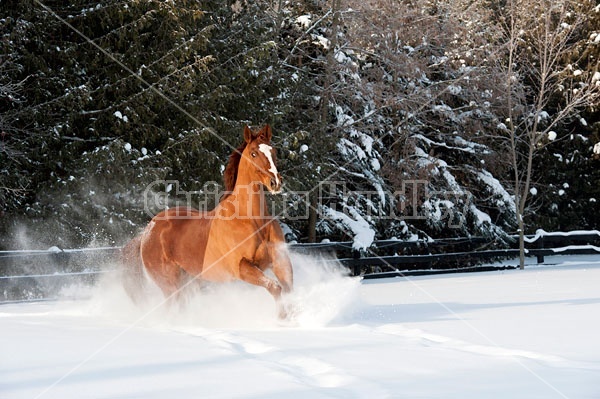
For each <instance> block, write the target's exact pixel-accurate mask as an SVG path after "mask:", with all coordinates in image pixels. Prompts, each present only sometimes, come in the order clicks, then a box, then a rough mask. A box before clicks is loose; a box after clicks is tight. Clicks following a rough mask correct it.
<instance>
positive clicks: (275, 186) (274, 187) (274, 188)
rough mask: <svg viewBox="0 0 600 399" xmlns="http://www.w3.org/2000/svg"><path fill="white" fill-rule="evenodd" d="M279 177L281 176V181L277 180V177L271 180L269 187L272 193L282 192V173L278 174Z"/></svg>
mask: <svg viewBox="0 0 600 399" xmlns="http://www.w3.org/2000/svg"><path fill="white" fill-rule="evenodd" d="M277 177H278V178H279V179H278V180H279V181H277V179H275V178H274V177H272V178H271V180H270V181H269V187H268V189H269V191H270V192H271V194H279V193H280V192H281V175H278V176H277Z"/></svg>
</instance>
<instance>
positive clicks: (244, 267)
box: [240, 258, 287, 319]
mask: <svg viewBox="0 0 600 399" xmlns="http://www.w3.org/2000/svg"><path fill="white" fill-rule="evenodd" d="M240 279H241V280H243V281H245V282H247V283H250V284H253V285H257V286H259V287H264V288H265V289H266V290H267V291H269V293H270V294H271V295H273V298H275V302H276V303H277V308H278V312H279V317H280V318H282V319H284V318H285V317H286V316H287V314H286V312H285V309H284V307H283V306H282V304H281V301H280V299H281V285H279V283H278V282H276V281H274V280H273V279H271V278H269V277H267V276H265V274H264V273H263V271H262V270H260V269H259V268H258V267H257V266H256V265H255V264H254V263H252V262H250V261H249V260H248V259H246V258H243V259H242V260H241V261H240Z"/></svg>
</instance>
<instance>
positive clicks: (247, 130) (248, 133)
mask: <svg viewBox="0 0 600 399" xmlns="http://www.w3.org/2000/svg"><path fill="white" fill-rule="evenodd" d="M253 138H254V133H252V130H251V129H250V128H249V127H248V125H246V126H245V127H244V140H245V141H246V143H247V144H250V142H251V141H252V139H253Z"/></svg>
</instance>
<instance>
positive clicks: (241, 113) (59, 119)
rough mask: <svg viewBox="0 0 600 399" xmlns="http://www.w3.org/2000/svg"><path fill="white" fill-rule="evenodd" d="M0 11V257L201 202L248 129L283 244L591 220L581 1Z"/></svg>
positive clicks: (590, 96) (313, 1) (590, 49)
mask: <svg viewBox="0 0 600 399" xmlns="http://www.w3.org/2000/svg"><path fill="white" fill-rule="evenodd" d="M0 11H1V12H0V249H18V248H23V247H25V246H29V247H32V248H42V249H44V248H47V247H49V246H53V245H56V246H59V247H61V248H68V247H80V246H87V245H120V244H123V243H124V242H125V240H127V239H128V238H130V237H131V236H133V235H134V234H135V233H137V232H139V231H140V230H141V229H142V228H143V227H144V226H145V225H146V223H147V222H148V221H149V219H150V217H151V213H152V212H153V211H158V210H159V209H158V208H160V206H158V205H160V204H158V203H157V202H156V201H155V199H156V195H159V194H161V193H162V194H164V196H163V197H164V198H166V201H167V203H168V204H169V205H173V204H174V203H176V202H178V201H179V202H181V201H183V202H189V200H190V198H191V201H192V202H193V203H192V205H194V204H196V205H197V203H198V202H200V201H202V198H201V197H202V195H203V193H206V192H207V191H210V190H212V189H213V188H212V186H211V187H209V186H207V183H209V182H218V183H219V184H220V183H221V181H222V178H221V174H222V171H223V168H224V166H225V165H226V163H227V160H228V157H229V154H230V153H231V151H232V148H235V147H237V146H238V145H239V144H240V141H241V133H242V130H243V127H244V125H246V124H249V125H253V126H259V125H262V124H264V123H270V124H271V126H272V127H273V130H274V139H273V145H274V147H276V148H277V149H278V166H279V169H280V171H281V173H282V175H283V177H284V180H285V190H284V194H283V196H281V197H279V199H278V200H277V201H278V202H277V204H278V205H277V209H279V210H282V209H283V210H284V212H283V213H282V214H281V216H282V217H281V222H282V223H283V225H284V227H285V231H286V233H287V238H288V239H289V240H296V241H319V240H321V239H324V238H327V239H331V240H354V243H355V247H357V248H363V249H364V248H366V247H368V246H369V245H370V242H371V241H372V240H373V239H377V238H391V237H396V238H399V239H405V240H414V239H416V238H427V237H432V238H435V237H458V236H469V235H473V236H481V235H484V236H489V237H490V238H493V239H497V242H498V243H499V245H504V244H506V242H507V241H509V240H510V239H509V236H510V235H512V234H514V233H515V232H516V231H517V230H518V229H519V228H520V223H519V222H520V221H522V226H521V228H522V231H524V232H526V233H531V232H534V231H535V230H536V229H539V228H542V229H545V230H548V231H550V230H564V231H566V230H574V229H598V228H600V212H598V209H599V208H598V201H599V200H600V144H599V143H600V114H599V113H598V107H599V100H598V98H599V97H598V92H599V91H600V72H599V71H598V68H599V57H600V6H597V5H596V4H595V2H593V1H589V0H578V1H570V0H558V1H556V0H552V1H549V0H528V1H525V0H520V1H519V0H478V1H467V0H456V1H451V0H403V1H392V0H363V1H356V0H328V1H322V0H301V1H294V2H291V1H283V0H271V1H241V0H237V1H235V2H233V1H203V0H199V1H193V0H171V1H152V0H147V1H134V0H118V1H117V0H114V1H102V2H98V1H94V2H92V1H89V0H75V1H69V2H66V1H50V0H48V1H36V0H34V1H29V0H4V1H2V2H0ZM191 192H193V193H195V194H194V195H191V196H190V195H189V194H188V195H186V193H191ZM149 193H150V194H152V196H153V197H152V200H151V201H149V197H148V194H149ZM163 197H160V198H163ZM149 202H150V203H151V204H150V205H151V206H149ZM163 205H164V203H163ZM521 205H522V206H521ZM276 213H277V212H276Z"/></svg>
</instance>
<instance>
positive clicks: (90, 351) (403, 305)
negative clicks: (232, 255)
mask: <svg viewBox="0 0 600 399" xmlns="http://www.w3.org/2000/svg"><path fill="white" fill-rule="evenodd" d="M294 261H295V271H296V277H297V290H296V293H295V294H294V297H293V298H292V301H293V303H294V311H295V319H294V321H293V322H290V323H286V324H281V323H279V322H278V321H277V320H276V318H275V316H274V313H275V309H274V305H273V302H272V299H271V298H270V297H269V295H268V294H266V293H265V292H263V291H261V290H259V289H255V288H254V287H248V286H245V285H243V284H229V285H224V286H216V287H209V288H208V289H207V290H205V292H204V293H202V294H195V295H192V298H191V300H190V303H189V304H188V306H187V307H185V308H184V309H179V308H174V307H173V306H171V307H165V306H160V305H159V301H158V297H156V298H154V299H153V301H151V303H149V304H148V305H147V306H145V307H144V308H143V309H140V308H138V307H135V306H134V305H133V304H131V303H130V302H129V301H128V299H127V297H126V296H125V294H124V293H123V292H122V290H121V289H120V288H119V286H118V284H115V283H114V282H112V281H109V280H107V281H104V282H103V283H101V284H99V286H98V287H95V288H93V290H92V292H91V293H90V292H88V293H87V294H88V298H87V299H81V300H76V301H73V300H69V301H67V300H65V301H59V302H51V303H34V304H5V305H0V326H1V328H0V398H3V399H9V398H82V397H86V398H192V397H193V398H198V397H202V398H242V397H243V398H259V397H260V398H269V397H272V398H281V397H285V398H304V397H310V398H319V397H323V398H330V397H336V398H352V397H365V398H367V397H368V398H384V397H397V398H461V399H465V398H511V399H515V398H528V399H532V398H543V399H548V398H578V399H579V398H596V399H597V398H600V334H599V333H600V256H577V257H560V256H556V257H547V258H546V262H547V264H554V265H546V266H541V267H538V266H530V267H529V268H527V269H526V270H525V271H519V270H511V271H503V272H488V273H474V274H464V275H443V276H432V277H418V278H410V279H404V278H396V279H383V280H375V281H373V280H371V281H362V282H361V281H359V280H357V279H350V278H347V277H342V276H341V275H340V274H339V273H338V272H336V271H335V270H324V269H323V267H322V265H319V264H318V263H317V262H314V261H312V260H310V259H307V258H303V257H296V258H295V259H294ZM73 293H74V292H70V293H69V294H70V295H72V294H73Z"/></svg>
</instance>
